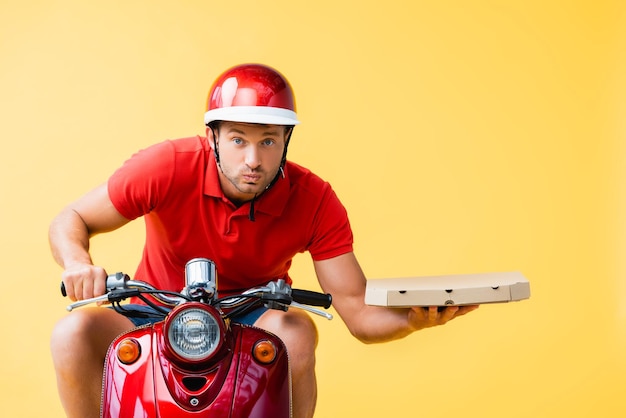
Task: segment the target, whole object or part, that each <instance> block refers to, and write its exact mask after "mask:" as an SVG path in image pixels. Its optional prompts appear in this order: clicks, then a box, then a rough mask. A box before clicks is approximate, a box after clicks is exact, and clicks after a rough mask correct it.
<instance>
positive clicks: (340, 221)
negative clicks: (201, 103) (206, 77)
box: [49, 64, 476, 418]
mask: <svg viewBox="0 0 626 418" xmlns="http://www.w3.org/2000/svg"><path fill="white" fill-rule="evenodd" d="M295 109H296V108H295V101H294V96H293V92H292V89H291V86H290V85H289V83H288V81H287V80H286V79H285V78H284V77H283V76H282V75H281V74H280V73H279V72H278V71H276V70H274V69H272V68H269V67H266V66H263V65H258V64H247V65H241V66H237V67H234V68H231V69H229V70H227V71H226V72H225V73H223V74H222V75H221V76H220V77H218V79H217V80H216V82H215V83H214V85H213V87H212V89H211V91H210V93H209V99H208V106H207V112H206V114H205V124H206V126H207V130H206V133H207V136H206V138H205V137H193V138H183V139H179V140H175V141H166V142H163V143H161V144H157V145H154V146H152V147H149V148H148V149H145V150H142V151H140V152H139V153H137V154H136V155H134V156H133V157H132V158H130V159H129V160H128V161H127V162H126V163H125V164H124V165H123V166H122V167H121V168H120V169H118V170H117V171H116V172H115V173H114V174H113V175H112V176H111V178H110V179H109V181H108V182H107V184H105V185H102V186H100V187H97V188H96V189H94V190H93V191H91V192H89V193H88V194H86V195H85V196H83V197H82V198H80V199H79V200H78V201H76V202H74V203H72V204H70V205H69V206H68V207H66V208H65V209H64V210H63V211H62V212H61V213H60V214H59V215H58V216H57V217H56V218H55V219H54V220H53V222H52V224H51V226H50V232H49V235H50V243H51V248H52V253H53V255H54V258H55V260H56V261H57V262H58V263H59V264H60V265H61V266H62V267H63V269H64V272H63V274H62V279H63V282H64V283H65V287H66V290H67V293H68V296H69V297H70V298H71V299H72V300H80V299H85V298H89V297H93V296H97V295H101V294H103V293H104V291H105V285H104V281H105V278H106V273H105V271H104V269H103V268H102V267H98V266H94V265H93V263H92V260H91V257H90V254H89V239H90V237H91V236H93V235H95V234H98V233H102V232H109V231H112V230H115V229H117V228H120V227H121V226H123V225H125V224H126V223H128V222H129V221H130V220H133V219H136V218H138V217H143V218H144V220H145V222H146V244H145V247H144V253H143V257H142V260H141V262H140V265H139V267H138V269H137V272H136V274H135V276H134V277H135V278H136V279H137V280H144V281H147V282H150V283H152V284H154V285H155V286H157V287H159V288H162V289H171V290H175V291H178V290H180V289H181V288H182V286H183V284H184V279H183V275H184V265H185V263H186V262H187V261H188V260H190V259H192V258H196V257H205V258H209V259H211V260H213V261H215V263H216V265H217V268H218V271H219V281H218V286H219V292H220V294H222V295H224V294H228V293H232V292H236V291H237V290H242V289H246V288H249V287H253V286H257V285H264V284H266V283H267V282H269V281H270V280H275V279H279V278H284V279H285V280H287V281H288V282H289V283H290V282H291V278H290V277H289V275H288V271H289V266H290V265H291V260H292V258H293V256H294V255H295V254H297V253H298V252H304V251H308V252H310V254H311V257H312V259H313V263H314V267H315V272H316V275H317V278H318V280H319V284H320V286H321V288H322V289H323V290H324V292H327V293H330V294H332V295H333V305H334V307H335V309H336V311H337V312H338V314H339V315H340V316H341V318H342V319H343V321H344V322H345V323H346V325H347V327H348V329H349V330H350V332H351V333H352V334H353V335H354V336H355V337H356V338H358V339H359V340H361V341H363V342H366V343H374V342H384V341H390V340H394V339H398V338H402V337H405V336H407V335H409V334H411V333H412V332H414V331H416V330H419V329H423V328H427V327H431V326H435V325H441V324H445V323H446V322H448V321H449V320H451V319H453V318H455V317H458V316H460V315H463V314H465V313H467V312H469V311H471V310H473V309H475V308H476V307H475V306H472V307H461V308H459V307H448V308H447V309H445V310H443V311H441V312H439V311H438V309H437V308H436V307H431V308H429V309H424V308H413V309H389V308H382V307H373V306H366V305H365V304H364V294H365V283H366V279H365V276H364V274H363V272H362V270H361V268H360V267H359V264H358V262H357V259H356V257H355V255H354V253H353V252H352V232H351V230H350V225H349V222H348V218H347V214H346V211H345V209H344V208H343V206H342V205H341V203H340V202H339V200H338V198H337V196H336V195H335V193H334V192H333V190H332V189H331V187H330V185H329V184H328V183H326V182H324V181H323V180H321V179H320V178H319V177H317V176H316V175H314V174H313V173H311V172H310V171H308V170H306V169H305V168H303V167H300V166H298V165H296V164H294V163H292V162H288V161H287V160H286V154H287V147H288V145H289V140H290V138H291V135H292V133H293V129H294V126H295V125H297V124H298V123H299V121H298V119H297V116H296V113H295ZM237 320H238V321H239V322H243V323H250V324H252V323H254V324H255V325H256V326H258V327H261V328H264V329H267V330H269V331H271V332H273V333H275V334H276V335H278V336H279V337H280V338H281V339H282V340H283V341H284V342H285V345H286V347H287V350H288V351H289V353H290V359H291V362H292V363H291V369H292V370H291V372H292V381H293V411H294V416H295V417H311V416H312V415H313V412H314V409H315V403H316V391H317V389H316V380H315V371H314V366H315V347H316V344H317V330H316V328H315V325H314V323H313V321H312V320H311V319H310V318H309V316H308V315H307V314H306V313H303V312H302V311H299V310H289V311H288V312H282V311H273V310H264V309H259V310H257V311H255V312H253V313H252V314H251V315H247V316H246V317H243V318H237ZM144 322H145V320H142V319H133V320H131V319H129V318H127V317H125V316H122V315H120V314H118V313H116V312H115V311H113V310H111V309H104V308H99V307H94V308H85V309H80V310H77V311H75V312H73V313H72V314H70V315H67V316H66V317H64V318H63V319H62V320H61V321H59V323H58V324H57V326H56V327H55V330H54V332H53V335H52V341H51V349H52V355H53V361H54V365H55V369H56V373H57V382H58V388H59V393H60V397H61V401H62V403H63V406H64V408H65V410H66V412H67V415H68V416H69V417H80V418H85V417H90V416H98V413H99V405H100V399H101V394H100V390H101V376H102V371H103V362H104V357H105V355H106V352H107V348H108V346H109V344H110V343H111V341H112V340H113V339H114V338H115V337H116V336H117V335H119V334H121V333H122V332H125V331H127V330H129V329H132V328H133V327H134V326H137V325H139V324H141V323H144Z"/></svg>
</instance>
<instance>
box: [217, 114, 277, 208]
mask: <svg viewBox="0 0 626 418" xmlns="http://www.w3.org/2000/svg"><path fill="white" fill-rule="evenodd" d="M215 134H216V135H217V138H216V139H215V140H216V142H217V148H218V152H219V158H220V164H219V166H220V168H221V170H218V172H219V177H220V184H221V186H222V190H223V191H224V194H225V195H226V197H228V198H229V199H230V200H231V201H233V202H234V203H243V202H245V201H248V200H251V199H252V198H254V196H255V195H258V194H261V193H262V192H263V191H265V188H266V187H267V186H268V185H269V184H270V182H271V181H272V180H273V179H274V177H275V176H276V174H277V173H278V170H279V168H280V162H281V159H282V156H283V151H284V149H285V140H286V133H285V127H284V126H279V125H259V124H254V123H239V122H222V123H221V124H220V127H219V131H216V132H215Z"/></svg>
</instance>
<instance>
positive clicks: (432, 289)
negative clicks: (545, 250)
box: [365, 272, 530, 307]
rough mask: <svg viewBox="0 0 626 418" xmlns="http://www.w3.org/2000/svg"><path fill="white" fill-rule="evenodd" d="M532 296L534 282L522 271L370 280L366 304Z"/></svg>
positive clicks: (438, 303)
mask: <svg viewBox="0 0 626 418" xmlns="http://www.w3.org/2000/svg"><path fill="white" fill-rule="evenodd" d="M529 297H530V283H529V282H528V280H527V279H526V278H525V277H524V276H523V275H522V274H521V273H519V272H501V273H482V274H457V275H446V276H424V277H405V278H394V279H370V280H368V281H367V286H366V289H365V303H366V304H367V305H376V306H392V307H409V306H446V305H448V306H449V305H476V304H483V303H503V302H512V301H520V300H523V299H528V298H529Z"/></svg>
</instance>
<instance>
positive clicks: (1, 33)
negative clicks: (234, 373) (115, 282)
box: [0, 0, 626, 418]
mask: <svg viewBox="0 0 626 418" xmlns="http://www.w3.org/2000/svg"><path fill="white" fill-rule="evenodd" d="M625 27H626V6H625V3H624V2H622V1H619V0H615V1H608V0H607V1H593V2H591V1H589V2H585V1H566V0H563V1H522V0H519V1H497V0H492V1H488V0H481V1H479V0H476V1H462V0H458V1H453V0H450V1H439V2H437V1H409V0H407V1H399V0H388V1H336V0H335V1H328V0H319V1H316V2H297V1H293V0H292V1H264V2H260V1H259V2H256V1H247V0H240V1H220V2H218V1H191V0H187V1H176V2H174V1H138V0H137V1H107V2H85V1H69V0H67V1H35V0H29V1H24V2H23V1H18V0H8V1H7V0H2V1H1V2H0V60H1V61H0V120H1V123H0V138H2V148H1V151H0V196H1V199H2V200H1V202H2V204H1V205H0V245H1V247H0V254H1V257H2V273H1V274H2V290H1V293H2V303H1V305H0V306H1V307H0V309H1V311H0V312H1V315H2V319H1V323H2V337H1V341H2V342H1V343H0V415H2V416H7V417H44V416H45V417H61V416H63V412H62V410H61V407H60V404H59V402H58V399H57V394H56V387H55V380H54V373H53V370H52V367H51V359H50V355H49V351H48V338H49V334H50V331H51V329H52V327H53V324H54V323H55V321H56V320H58V319H59V318H60V317H62V316H63V315H65V311H64V307H65V304H66V302H67V301H66V300H63V299H62V298H61V297H60V296H59V293H58V283H59V278H60V272H61V271H60V268H59V267H58V266H56V264H54V262H53V261H52V258H51V256H50V254H49V249H48V244H47V227H48V224H49V222H50V220H51V219H52V217H53V216H54V215H55V214H56V213H57V212H58V211H59V210H60V209H61V208H62V207H63V206H64V205H65V204H66V203H68V202H69V201H71V200H73V199H75V198H77V197H78V196H80V195H81V194H82V193H84V192H86V191H87V190H88V189H91V188H92V187H94V186H95V185H97V184H99V183H101V182H103V181H105V180H106V178H107V177H108V175H109V174H110V173H111V172H112V171H113V170H114V169H115V168H116V167H117V166H119V165H120V164H121V163H122V162H123V161H124V160H125V159H126V158H127V157H128V156H130V155H131V154H132V153H133V152H134V151H136V150H138V149H139V148H142V147H145V146H147V145H149V144H152V143H154V142H158V141H161V140H163V139H166V138H175V137H179V136H186V135H193V134H197V133H202V132H203V124H202V117H203V106H204V100H205V97H206V93H207V90H208V88H209V86H210V84H211V83H212V81H213V79H214V78H215V77H216V75H217V74H218V73H219V72H221V71H222V70H224V69H225V68H227V67H229V66H231V65H235V64H238V63H242V62H248V61H257V62H264V63H267V64H270V65H273V66H275V67H276V68H278V69H280V70H281V71H282V72H283V73H284V74H285V75H286V76H287V77H288V78H289V79H290V81H291V83H292V84H293V86H294V88H295V90H296V94H297V101H298V110H299V114H300V118H301V120H302V121H303V124H302V125H301V126H300V127H298V128H297V130H296V132H295V135H294V138H293V142H292V146H291V148H290V154H289V156H290V158H291V159H292V160H294V161H297V162H299V163H301V164H303V165H305V166H308V167H310V168H311V169H312V170H314V171H316V172H317V173H318V174H320V175H321V176H322V177H324V178H325V179H327V180H328V181H330V182H331V184H332V185H333V186H334V188H335V189H336V191H337V193H338V194H339V196H340V198H341V199H342V201H343V202H344V204H345V206H346V207H347V209H348V211H349V214H350V216H351V221H352V226H353V229H354V233H355V237H356V252H357V256H358V257H359V259H360V261H361V263H362V265H363V268H364V270H365V272H366V274H367V275H368V277H372V278H382V277H398V276H412V275H430V274H453V273H476V272H484V271H499V270H519V271H521V272H523V273H524V274H525V275H526V277H528V278H529V280H530V281H531V284H532V292H533V294H532V297H531V299H530V300H528V301H524V302H520V303H515V304H508V305H489V306H483V307H481V309H479V310H478V311H477V312H475V313H473V314H472V315H469V316H467V317H464V318H461V319H459V320H457V321H454V322H452V323H450V324H448V325H447V326H445V327H441V328H437V329H430V330H426V331H423V332H419V333H417V334H415V335H412V336H410V337H409V338H406V339H405V340H402V341H399V342H394V343H388V344H383V345H377V346H365V345H362V344H360V343H358V342H357V341H356V340H354V339H353V338H352V337H351V336H349V335H348V332H347V331H346V329H345V326H344V325H343V324H342V322H341V321H340V320H335V321H331V322H325V321H324V320H316V321H317V323H318V324H319V329H320V333H321V341H320V345H319V353H318V376H319V392H320V396H319V404H318V413H317V415H316V416H317V417H322V418H324V417H327V418H331V417H339V416H349V417H377V416H393V417H413V416H422V415H423V416H429V417H449V416H471V417H501V416H507V417H529V416H533V417H555V416H563V417H564V416H569V417H600V416H618V415H620V413H621V414H623V413H624V412H626V399H625V397H624V390H625V389H626V385H625V383H626V360H625V359H624V353H625V348H626V302H625V298H626V285H625V284H624V273H625V268H624V267H625V265H624V261H623V253H624V250H625V249H626V241H625V239H626V238H625V234H624V228H625V226H626V225H625V224H624V221H623V213H624V211H625V210H626V193H625V192H624V186H625V182H624V176H625V175H626V169H625V166H624V151H625V149H624V133H625V132H626V123H625V122H624V114H625V111H626V101H625V100H626V75H625V74H626V53H625V52H624V51H625V50H626V30H625V29H624V28H625ZM142 233H143V228H142V225H141V223H140V222H137V223H135V224H132V225H131V226H129V227H127V228H125V229H123V230H121V231H118V232H116V233H114V234H110V235H107V236H102V237H98V238H97V239H95V240H94V243H93V254H94V258H95V260H96V262H97V263H100V264H101V265H104V266H105V267H107V268H108V269H109V270H113V271H114V270H124V271H128V272H131V273H132V272H133V271H134V266H135V265H136V262H137V260H138V257H139V254H140V249H141V243H142ZM293 270H294V271H293V275H294V277H295V278H296V280H297V283H298V284H299V285H300V286H302V287H308V288H313V289H314V288H316V282H315V279H314V276H313V272H312V269H311V263H310V261H309V257H308V255H305V256H302V257H298V258H297V259H296V262H295V266H294V269H293ZM337 279H338V280H341V278H340V277H338V278H337Z"/></svg>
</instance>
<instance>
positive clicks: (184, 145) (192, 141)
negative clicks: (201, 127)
mask: <svg viewBox="0 0 626 418" xmlns="http://www.w3.org/2000/svg"><path fill="white" fill-rule="evenodd" d="M165 142H166V143H168V144H170V145H171V146H172V147H173V148H174V151H175V152H204V151H208V148H209V144H208V142H207V140H206V138H205V137H202V136H200V135H196V136H190V137H185V138H177V139H170V140H168V141H165Z"/></svg>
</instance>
